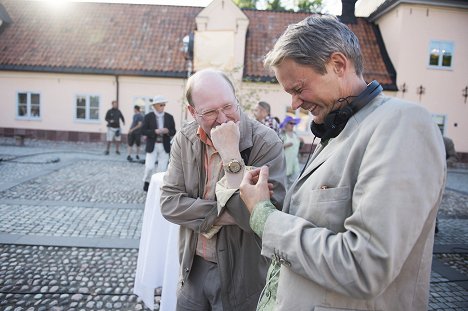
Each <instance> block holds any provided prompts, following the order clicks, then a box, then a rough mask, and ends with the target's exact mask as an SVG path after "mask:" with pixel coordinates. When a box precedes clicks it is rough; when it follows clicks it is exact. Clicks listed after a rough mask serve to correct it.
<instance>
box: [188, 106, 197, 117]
mask: <svg viewBox="0 0 468 311" xmlns="http://www.w3.org/2000/svg"><path fill="white" fill-rule="evenodd" d="M187 109H188V111H189V112H190V114H191V115H192V117H193V118H194V119H195V120H196V118H195V117H196V115H197V113H196V111H195V108H193V106H192V105H190V104H188V105H187Z"/></svg>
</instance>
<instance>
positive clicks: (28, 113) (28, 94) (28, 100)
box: [15, 91, 42, 121]
mask: <svg viewBox="0 0 468 311" xmlns="http://www.w3.org/2000/svg"><path fill="white" fill-rule="evenodd" d="M20 94H26V114H25V115H24V116H20V115H19V113H18V110H19V105H20V102H19V95H20ZM32 94H37V95H39V116H33V115H31V95H32ZM41 98H42V95H41V92H33V91H18V92H16V112H15V114H16V119H18V120H35V121H38V120H42V104H41Z"/></svg>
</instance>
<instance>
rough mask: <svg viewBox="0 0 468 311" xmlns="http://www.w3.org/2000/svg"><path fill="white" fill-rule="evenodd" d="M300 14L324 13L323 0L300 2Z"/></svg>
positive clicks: (301, 0)
mask: <svg viewBox="0 0 468 311" xmlns="http://www.w3.org/2000/svg"><path fill="white" fill-rule="evenodd" d="M297 10H298V12H309V13H321V12H322V11H323V3H322V0H298V2H297Z"/></svg>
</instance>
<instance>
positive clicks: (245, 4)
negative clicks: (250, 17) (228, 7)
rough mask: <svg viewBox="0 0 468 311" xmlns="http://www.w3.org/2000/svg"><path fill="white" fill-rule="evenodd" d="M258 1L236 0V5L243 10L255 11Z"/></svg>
mask: <svg viewBox="0 0 468 311" xmlns="http://www.w3.org/2000/svg"><path fill="white" fill-rule="evenodd" d="M257 1H258V0H234V3H235V4H236V5H237V6H238V7H239V8H241V9H255V8H256V7H257Z"/></svg>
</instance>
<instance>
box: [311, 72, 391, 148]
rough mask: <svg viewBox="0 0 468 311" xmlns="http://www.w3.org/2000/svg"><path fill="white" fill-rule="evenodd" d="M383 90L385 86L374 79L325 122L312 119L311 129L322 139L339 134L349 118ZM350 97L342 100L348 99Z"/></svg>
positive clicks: (326, 118) (328, 116)
mask: <svg viewBox="0 0 468 311" xmlns="http://www.w3.org/2000/svg"><path fill="white" fill-rule="evenodd" d="M382 90H383V88H382V86H381V85H380V84H379V82H377V81H375V80H374V81H372V82H371V83H369V84H368V85H367V87H366V89H365V90H364V91H362V92H361V94H359V95H358V96H357V97H356V98H355V99H354V100H353V101H351V103H349V104H348V105H346V106H344V107H343V108H341V109H338V110H335V111H332V112H330V113H329V114H328V115H327V116H326V117H325V120H324V122H323V124H317V123H315V122H314V121H312V123H311V124H310V130H311V131H312V133H313V134H314V135H315V136H317V137H318V138H320V139H321V140H322V141H324V140H327V139H330V138H334V137H336V136H338V134H340V133H341V131H342V130H343V129H344V127H345V126H346V123H347V122H348V120H349V119H350V118H351V117H352V116H353V115H354V114H355V113H356V112H358V111H359V110H360V109H361V108H362V107H364V106H365V105H367V104H368V103H369V102H370V101H371V100H373V99H374V98H375V97H376V96H377V95H379V94H380V93H381V92H382ZM349 97H352V96H349ZM349 97H347V98H344V99H340V100H345V101H347V99H348V98H349Z"/></svg>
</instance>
